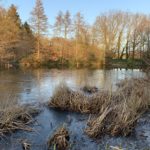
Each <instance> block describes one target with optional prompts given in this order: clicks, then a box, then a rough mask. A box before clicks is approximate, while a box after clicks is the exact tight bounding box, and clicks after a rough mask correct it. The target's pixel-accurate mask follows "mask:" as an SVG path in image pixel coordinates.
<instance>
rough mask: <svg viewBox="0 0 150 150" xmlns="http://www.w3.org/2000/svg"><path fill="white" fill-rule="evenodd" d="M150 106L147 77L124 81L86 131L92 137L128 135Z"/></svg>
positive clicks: (89, 122)
mask: <svg viewBox="0 0 150 150" xmlns="http://www.w3.org/2000/svg"><path fill="white" fill-rule="evenodd" d="M149 106H150V83H149V80H147V79H132V80H126V81H123V82H122V83H121V84H120V86H119V88H118V89H117V91H116V92H114V93H113V96H112V97H111V101H110V103H108V105H105V106H103V105H102V107H101V108H102V109H103V111H100V114H99V115H98V116H97V117H96V118H95V119H89V121H88V127H87V128H86V129H85V132H86V133H87V134H88V135H89V136H90V137H94V138H96V137H98V136H101V135H102V134H105V133H108V134H111V135H113V136H116V135H123V136H127V135H129V134H130V133H131V131H132V130H133V129H134V126H135V123H136V121H137V119H138V118H139V117H141V115H142V114H143V113H144V112H146V111H147V110H148V108H149Z"/></svg>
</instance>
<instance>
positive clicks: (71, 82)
mask: <svg viewBox="0 0 150 150" xmlns="http://www.w3.org/2000/svg"><path fill="white" fill-rule="evenodd" d="M145 75H146V74H145V73H144V72H142V71H141V70H125V69H122V70H120V69H112V70H100V69H99V70H88V69H81V70H57V69H51V70H48V69H38V70H26V71H21V70H9V71H6V70H5V71H1V72H0V100H2V98H4V97H7V96H10V97H15V98H18V100H19V102H21V103H22V104H31V103H40V104H41V103H45V102H47V101H48V100H49V99H50V97H51V96H52V95H53V92H54V91H55V88H56V87H57V86H58V85H59V84H62V83H66V84H67V85H68V86H69V87H70V88H73V89H80V88H81V87H83V86H84V85H91V86H96V87H98V88H99V89H103V88H107V87H109V88H110V87H112V88H113V89H115V87H116V83H117V82H119V81H120V80H122V79H125V78H131V77H135V78H138V77H143V76H145ZM10 100H11V99H10ZM35 119H36V120H37V122H38V124H37V123H35V124H32V125H31V126H32V127H33V128H34V130H35V132H24V131H18V132H16V133H13V134H11V135H9V136H6V137H5V139H3V140H0V149H1V150H22V146H21V141H22V140H25V139H26V140H27V141H29V143H30V144H31V149H32V150H47V140H48V138H49V136H51V135H52V134H53V133H54V131H55V129H56V128H58V127H59V126H60V125H62V124H64V123H65V124H66V126H67V127H68V129H69V131H71V133H70V134H71V141H72V142H73V143H74V144H73V148H72V150H91V149H95V150H105V149H107V145H110V146H120V145H121V146H122V147H123V148H124V149H125V150H127V149H130V150H135V149H137V150H138V149H140V150H142V149H143V148H147V147H149V146H150V136H148V138H145V137H142V138H141V137H140V135H141V133H142V134H143V132H145V133H146V135H147V134H148V135H149V134H150V129H149V124H150V121H149V122H145V120H147V121H148V120H150V116H146V118H145V120H144V121H143V122H142V121H141V122H140V124H138V125H137V130H138V132H135V133H134V134H133V135H132V136H130V137H127V138H126V137H110V136H108V135H105V136H103V137H102V138H101V139H99V140H93V139H90V138H88V137H87V136H86V135H85V134H84V128H85V127H86V122H87V119H88V115H81V114H78V113H71V112H62V111H58V110H54V109H48V108H47V107H45V106H43V107H42V112H41V113H40V114H39V115H38V116H37V117H36V118H35ZM143 123H144V124H145V125H144V126H143ZM139 131H140V132H139Z"/></svg>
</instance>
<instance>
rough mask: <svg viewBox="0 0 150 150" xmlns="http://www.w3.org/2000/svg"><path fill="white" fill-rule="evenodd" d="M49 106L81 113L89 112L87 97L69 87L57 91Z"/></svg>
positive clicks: (61, 87) (62, 87)
mask: <svg viewBox="0 0 150 150" xmlns="http://www.w3.org/2000/svg"><path fill="white" fill-rule="evenodd" d="M48 106H49V107H53V108H58V109H61V110H69V111H75V112H81V113H88V112H89V102H88V100H87V97H85V96H84V95H83V94H82V93H80V92H75V91H72V90H71V89H69V88H68V87H67V86H60V87H58V88H57V89H56V91H55V93H54V95H53V97H52V98H51V100H50V102H49V104H48Z"/></svg>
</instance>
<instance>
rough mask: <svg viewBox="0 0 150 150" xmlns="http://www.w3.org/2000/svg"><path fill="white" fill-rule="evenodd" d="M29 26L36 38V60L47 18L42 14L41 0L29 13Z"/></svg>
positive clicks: (46, 25)
mask: <svg viewBox="0 0 150 150" xmlns="http://www.w3.org/2000/svg"><path fill="white" fill-rule="evenodd" d="M31 26H32V29H33V31H34V32H35V35H36V37H37V59H39V58H40V39H41V36H42V35H43V34H44V33H46V31H47V28H48V22H47V17H46V15H45V13H44V7H43V4H42V0H36V4H35V7H34V9H33V11H32V12H31Z"/></svg>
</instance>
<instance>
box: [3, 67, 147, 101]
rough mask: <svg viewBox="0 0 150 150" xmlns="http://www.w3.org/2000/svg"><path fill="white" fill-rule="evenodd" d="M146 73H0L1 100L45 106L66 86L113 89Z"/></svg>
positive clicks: (49, 71)
mask: <svg viewBox="0 0 150 150" xmlns="http://www.w3.org/2000/svg"><path fill="white" fill-rule="evenodd" d="M144 75H145V73H144V72H142V71H140V70H138V69H135V70H125V69H122V70H120V69H113V70H88V69H82V70H57V69H51V70H47V69H38V70H26V71H21V70H8V71H6V70H5V71H0V98H1V99H2V98H4V97H7V96H10V97H15V98H17V99H19V101H20V102H21V103H33V102H46V101H48V100H49V99H50V97H51V96H52V94H53V92H54V90H55V88H56V87H57V86H58V85H59V84H62V83H66V84H67V85H68V86H69V87H71V88H81V87H83V86H84V85H91V86H96V87H98V88H104V87H109V88H110V87H111V86H112V87H115V84H116V83H117V82H119V81H120V80H122V79H125V78H131V77H142V76H144Z"/></svg>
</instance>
